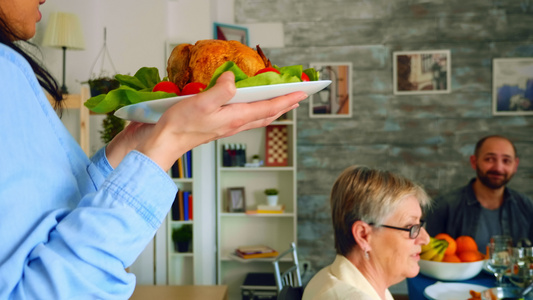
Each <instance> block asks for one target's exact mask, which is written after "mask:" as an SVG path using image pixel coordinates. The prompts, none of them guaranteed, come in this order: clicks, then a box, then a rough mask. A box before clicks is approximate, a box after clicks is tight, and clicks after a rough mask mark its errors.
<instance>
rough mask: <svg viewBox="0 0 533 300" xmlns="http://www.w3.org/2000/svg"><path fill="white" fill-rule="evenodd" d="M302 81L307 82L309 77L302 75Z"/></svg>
mask: <svg viewBox="0 0 533 300" xmlns="http://www.w3.org/2000/svg"><path fill="white" fill-rule="evenodd" d="M302 81H309V76H307V74H305V73H302Z"/></svg>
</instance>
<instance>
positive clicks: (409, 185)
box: [303, 166, 430, 300]
mask: <svg viewBox="0 0 533 300" xmlns="http://www.w3.org/2000/svg"><path fill="white" fill-rule="evenodd" d="M429 203H430V199H429V197H428V195H427V194H426V192H425V191H424V190H423V189H422V187H420V186H419V185H417V184H415V183H413V182H411V181H410V180H408V179H406V178H405V177H402V176H400V175H397V174H393V173H391V172H387V171H380V170H374V169H369V168H366V167H360V166H352V167H349V168H347V169H346V170H344V172H342V174H341V175H340V176H339V177H338V178H337V180H336V182H335V184H334V185H333V188H332V191H331V196H330V204H331V216H332V220H333V229H334V235H335V249H336V251H337V256H336V257H335V261H334V262H333V263H332V264H331V265H329V266H327V267H325V268H324V269H322V270H321V271H319V272H318V273H317V274H316V275H315V276H314V277H313V278H312V279H311V281H310V282H309V284H308V285H307V287H306V288H305V291H304V295H303V299H304V300H311V299H313V300H321V299H324V300H325V299H376V300H380V299H381V300H385V299H387V300H391V299H392V295H391V293H390V292H389V290H388V288H389V287H390V286H391V285H394V284H396V283H399V282H400V281H402V280H404V279H405V278H406V277H414V276H416V275H417V274H418V271H419V267H418V261H419V260H420V249H421V246H422V245H425V244H427V243H429V235H428V233H427V232H426V230H425V229H424V228H423V225H424V221H422V220H421V218H422V208H425V207H427V206H428V205H429Z"/></svg>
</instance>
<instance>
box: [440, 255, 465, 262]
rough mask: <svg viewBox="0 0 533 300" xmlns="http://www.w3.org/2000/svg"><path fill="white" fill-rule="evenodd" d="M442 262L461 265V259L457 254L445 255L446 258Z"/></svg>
mask: <svg viewBox="0 0 533 300" xmlns="http://www.w3.org/2000/svg"><path fill="white" fill-rule="evenodd" d="M442 262H449V263H460V262H461V259H460V258H459V256H457V255H455V254H444V258H443V259H442Z"/></svg>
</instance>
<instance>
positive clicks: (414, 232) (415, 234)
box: [368, 220, 426, 240]
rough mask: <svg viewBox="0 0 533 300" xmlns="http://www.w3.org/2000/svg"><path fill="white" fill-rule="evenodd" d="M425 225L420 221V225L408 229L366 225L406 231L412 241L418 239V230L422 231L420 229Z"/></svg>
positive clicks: (424, 222) (372, 224)
mask: <svg viewBox="0 0 533 300" xmlns="http://www.w3.org/2000/svg"><path fill="white" fill-rule="evenodd" d="M425 224H426V221H424V220H420V224H415V225H413V226H411V227H409V228H402V227H395V226H389V225H375V224H374V223H370V224H368V225H370V226H379V227H385V228H390V229H396V230H402V231H407V232H409V238H410V239H413V240H414V239H416V238H417V237H418V235H419V234H420V229H422V227H424V225H425Z"/></svg>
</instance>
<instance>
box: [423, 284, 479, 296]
mask: <svg viewBox="0 0 533 300" xmlns="http://www.w3.org/2000/svg"><path fill="white" fill-rule="evenodd" d="M486 289H488V287H486V286H482V285H477V284H468V283H454V282H436V283H435V284H432V285H430V286H428V287H426V289H425V290H424V296H426V297H427V298H429V299H433V300H452V299H453V300H466V299H468V298H471V295H470V290H473V291H476V292H480V293H481V292H482V291H484V290H486Z"/></svg>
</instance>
